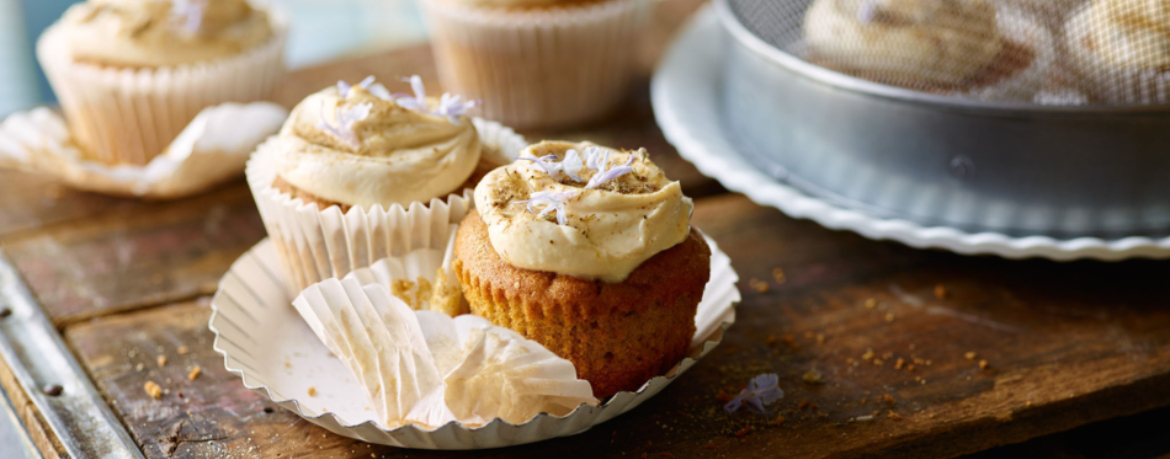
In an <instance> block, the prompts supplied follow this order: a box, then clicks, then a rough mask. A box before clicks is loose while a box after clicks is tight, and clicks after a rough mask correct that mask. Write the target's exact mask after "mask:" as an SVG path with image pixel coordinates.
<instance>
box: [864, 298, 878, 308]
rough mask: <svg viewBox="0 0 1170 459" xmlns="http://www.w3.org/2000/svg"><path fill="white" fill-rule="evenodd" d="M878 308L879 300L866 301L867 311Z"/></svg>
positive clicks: (870, 299)
mask: <svg viewBox="0 0 1170 459" xmlns="http://www.w3.org/2000/svg"><path fill="white" fill-rule="evenodd" d="M876 307H877V299H875V298H869V299H867V300H865V309H873V308H876Z"/></svg>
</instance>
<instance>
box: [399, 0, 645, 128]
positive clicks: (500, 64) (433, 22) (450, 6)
mask: <svg viewBox="0 0 1170 459" xmlns="http://www.w3.org/2000/svg"><path fill="white" fill-rule="evenodd" d="M650 3H651V2H650V1H647V0H598V1H585V2H577V3H574V2H570V3H568V4H563V3H562V4H556V5H553V6H548V7H541V8H526V9H516V8H511V9H509V8H490V7H482V6H476V5H468V4H467V2H463V1H458V0H425V1H422V2H420V4H421V6H422V8H423V10H424V12H425V13H426V17H427V22H428V24H429V26H430V28H431V31H432V35H433V38H434V51H435V64H436V66H437V67H438V70H439V77H440V79H441V80H442V83H443V87H444V88H446V89H447V90H448V91H451V92H454V93H456V94H462V95H464V96H465V97H468V98H472V99H482V100H483V101H484V104H483V106H482V108H481V109H482V110H483V112H482V113H483V114H484V117H486V118H489V119H493V120H499V121H500V122H502V123H505V124H507V125H509V126H513V127H516V128H551V127H562V126H568V125H572V124H578V123H581V122H586V121H591V120H593V119H595V118H598V117H599V116H603V115H605V114H606V113H607V112H610V111H612V110H613V109H615V108H617V106H618V105H619V104H620V103H621V101H622V100H624V99H625V97H626V96H627V92H628V89H629V83H630V80H631V78H632V77H633V76H634V72H635V71H636V68H635V65H636V58H637V51H638V45H637V44H638V42H639V38H640V37H641V35H642V34H643V33H644V32H645V30H646V27H645V25H646V19H647V17H648V10H649V8H650V6H651V5H650Z"/></svg>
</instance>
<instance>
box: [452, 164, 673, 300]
mask: <svg viewBox="0 0 1170 459" xmlns="http://www.w3.org/2000/svg"><path fill="white" fill-rule="evenodd" d="M589 146H592V144H590V143H580V144H576V143H568V142H549V141H546V142H541V143H538V144H535V145H532V146H530V147H528V149H526V150H525V151H524V153H523V154H522V155H521V156H524V155H530V156H535V157H543V156H546V155H554V154H555V155H557V157H558V159H559V160H563V159H565V157H566V154H567V152H568V151H569V150H570V149H574V150H576V151H578V152H583V151H584V150H585V149H586V148H587V147H589ZM610 153H611V154H610V157H609V161H608V165H609V166H620V165H623V164H626V163H627V161H628V160H629V159H630V158H631V157H633V158H634V160H633V163H632V164H631V165H630V167H631V168H632V169H633V172H631V173H628V174H625V175H623V176H621V177H619V178H617V179H614V180H612V181H610V182H607V183H606V184H605V185H602V186H601V187H599V188H595V189H586V188H584V186H585V185H586V184H585V183H581V182H577V181H575V180H573V179H570V178H568V177H566V176H565V175H564V174H558V175H557V176H556V177H552V176H550V175H549V174H548V173H546V172H544V171H543V170H541V169H540V168H538V167H535V166H534V165H532V163H529V162H526V161H517V162H516V163H513V164H512V165H509V166H505V167H501V168H498V169H496V170H494V171H492V172H491V173H490V174H488V175H487V177H484V179H483V181H481V182H480V183H479V186H477V187H476V188H475V206H476V209H477V210H478V211H479V213H480V216H481V217H482V218H483V221H484V223H486V224H487V227H488V235H489V237H490V240H491V243H492V247H493V248H494V249H495V250H496V253H498V254H499V255H500V257H502V258H503V259H504V260H506V261H507V262H508V263H510V264H512V265H513V266H517V267H520V268H525V269H531V270H536V271H548V272H555V273H558V274H566V275H570V276H576V277H581V278H586V279H600V280H602V281H605V282H621V281H623V280H625V279H626V277H628V276H629V275H630V273H631V272H633V271H634V269H636V268H637V267H638V266H639V265H641V264H642V262H644V261H646V260H647V259H649V258H650V257H653V256H654V255H655V254H657V253H658V252H661V251H663V250H666V249H668V248H670V247H673V246H675V245H676V244H679V243H680V242H682V241H683V240H685V239H686V237H687V234H688V233H689V232H690V217H691V210H692V209H693V208H694V204H693V203H692V202H691V199H690V198H687V197H686V196H683V193H682V188H681V186H679V183H678V182H672V181H670V180H668V179H667V178H666V175H665V174H663V172H662V170H661V169H659V168H658V166H657V165H655V164H654V163H653V162H651V161H650V159H649V157H648V156H647V154H646V150H644V149H643V150H638V151H635V152H619V151H616V150H610ZM594 174H596V172H595V171H593V170H589V169H584V168H583V169H582V171H581V172H580V174H578V177H579V178H581V179H583V180H586V181H588V180H589V179H590V178H591V177H593V175H594ZM537 192H557V193H564V192H569V193H576V195H575V196H573V197H571V198H569V199H567V200H566V202H565V212H564V216H565V219H566V221H565V224H563V225H562V224H558V222H557V218H556V216H555V213H549V214H548V215H546V216H543V217H542V216H539V215H538V214H539V211H541V210H543V208H542V207H541V206H539V205H537V206H536V207H535V210H537V211H538V212H536V213H534V212H531V211H529V210H528V209H527V208H526V207H527V205H526V204H525V203H521V202H518V201H522V200H526V199H529V198H530V197H531V196H532V195H533V193H537Z"/></svg>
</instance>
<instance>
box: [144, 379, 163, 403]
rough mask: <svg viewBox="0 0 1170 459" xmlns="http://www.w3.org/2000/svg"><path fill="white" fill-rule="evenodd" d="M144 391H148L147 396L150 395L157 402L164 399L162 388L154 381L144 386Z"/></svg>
mask: <svg viewBox="0 0 1170 459" xmlns="http://www.w3.org/2000/svg"><path fill="white" fill-rule="evenodd" d="M142 389H143V390H145V391H146V395H149V396H150V398H153V399H155V400H158V399H159V398H162V387H159V385H158V384H157V383H155V382H154V381H147V382H146V384H144V385H143V386H142Z"/></svg>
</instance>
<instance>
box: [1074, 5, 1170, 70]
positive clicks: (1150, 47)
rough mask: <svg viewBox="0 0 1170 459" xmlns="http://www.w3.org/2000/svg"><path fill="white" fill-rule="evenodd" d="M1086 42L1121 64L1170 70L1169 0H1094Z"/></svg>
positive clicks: (1090, 7) (1096, 51)
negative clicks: (1087, 40)
mask: <svg viewBox="0 0 1170 459" xmlns="http://www.w3.org/2000/svg"><path fill="white" fill-rule="evenodd" d="M1082 14H1086V15H1088V16H1087V18H1086V19H1087V20H1088V24H1084V26H1085V27H1088V28H1089V29H1088V33H1089V35H1088V36H1089V37H1091V38H1090V39H1089V40H1090V42H1091V45H1090V46H1089V47H1090V48H1091V49H1092V50H1093V51H1094V52H1095V53H1096V55H1097V56H1098V57H1100V58H1101V59H1104V60H1105V61H1106V62H1108V63H1110V64H1112V65H1115V66H1117V67H1122V68H1130V69H1158V70H1163V71H1167V70H1170V0H1094V1H1093V2H1092V3H1091V4H1090V5H1089V6H1088V9H1087V10H1086V12H1085V13H1082Z"/></svg>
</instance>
